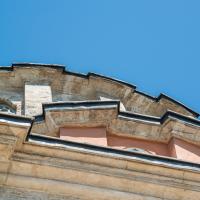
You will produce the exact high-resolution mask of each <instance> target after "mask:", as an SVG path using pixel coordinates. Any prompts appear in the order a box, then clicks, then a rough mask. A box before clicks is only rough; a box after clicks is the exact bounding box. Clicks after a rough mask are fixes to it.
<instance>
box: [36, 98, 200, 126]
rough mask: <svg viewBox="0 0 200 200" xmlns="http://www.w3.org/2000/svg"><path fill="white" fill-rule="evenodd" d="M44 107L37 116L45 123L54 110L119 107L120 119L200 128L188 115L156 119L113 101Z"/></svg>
mask: <svg viewBox="0 0 200 200" xmlns="http://www.w3.org/2000/svg"><path fill="white" fill-rule="evenodd" d="M42 107H43V114H42V115H37V116H35V119H36V121H43V120H44V118H45V112H46V111H47V110H48V111H51V110H52V111H53V110H58V109H59V110H60V112H62V110H63V109H65V108H68V109H69V108H71V109H72V110H73V109H75V108H82V109H94V108H96V109H102V108H103V109H106V108H108V107H111V108H115V107H117V112H118V117H124V118H127V119H129V120H134V119H136V120H141V121H149V122H155V123H160V124H163V123H164V122H166V121H167V120H168V119H169V118H173V119H177V120H181V121H183V122H186V123H191V124H193V125H196V126H200V120H198V119H195V118H192V117H188V116H186V115H182V114H180V113H177V112H174V111H171V110H168V111H166V112H165V114H164V115H163V116H162V117H155V116H150V115H142V114H139V113H132V112H127V111H120V101H117V100H112V101H69V102H55V103H44V104H42Z"/></svg>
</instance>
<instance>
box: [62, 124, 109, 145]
mask: <svg viewBox="0 0 200 200" xmlns="http://www.w3.org/2000/svg"><path fill="white" fill-rule="evenodd" d="M60 138H61V139H64V140H70V141H75V142H82V143H89V144H95V145H100V146H107V137H106V129H105V128H101V127H100V128H99V127H98V128H60Z"/></svg>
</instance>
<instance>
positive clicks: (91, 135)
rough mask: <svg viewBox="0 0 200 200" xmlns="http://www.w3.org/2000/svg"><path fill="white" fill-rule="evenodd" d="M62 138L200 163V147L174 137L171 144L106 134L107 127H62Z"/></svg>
mask: <svg viewBox="0 0 200 200" xmlns="http://www.w3.org/2000/svg"><path fill="white" fill-rule="evenodd" d="M60 138H61V139H65V140H69V141H75V142H81V143H89V144H94V145H100V146H109V147H112V148H118V149H128V148H140V149H144V150H145V151H147V152H149V153H151V154H154V155H161V156H170V157H175V158H178V159H181V160H186V161H190V162H198V163H200V147H198V146H196V145H193V144H190V143H188V142H185V141H183V140H181V139H177V138H172V139H171V140H170V142H169V144H165V143H159V142H153V141H147V140H140V139H136V138H134V139H133V138H128V137H122V136H116V135H110V134H106V128H103V127H97V128H60Z"/></svg>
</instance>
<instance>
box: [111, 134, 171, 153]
mask: <svg viewBox="0 0 200 200" xmlns="http://www.w3.org/2000/svg"><path fill="white" fill-rule="evenodd" d="M108 146H111V147H115V148H122V149H126V148H140V149H144V150H145V151H147V152H149V153H151V154H154V155H162V156H169V152H168V148H167V145H166V144H164V143H158V142H153V141H147V140H139V139H132V138H126V137H120V136H113V135H112V136H108Z"/></svg>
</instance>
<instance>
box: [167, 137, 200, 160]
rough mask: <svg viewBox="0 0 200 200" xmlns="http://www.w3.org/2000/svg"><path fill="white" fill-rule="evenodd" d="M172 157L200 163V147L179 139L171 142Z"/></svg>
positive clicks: (173, 139)
mask: <svg viewBox="0 0 200 200" xmlns="http://www.w3.org/2000/svg"><path fill="white" fill-rule="evenodd" d="M168 147H169V152H170V156H172V157H175V158H178V159H181V160H186V161H190V162H195V163H200V147H199V146H197V145H194V144H190V143H188V142H186V141H183V140H181V139H178V138H172V139H171V141H170V142H169V145H168Z"/></svg>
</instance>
